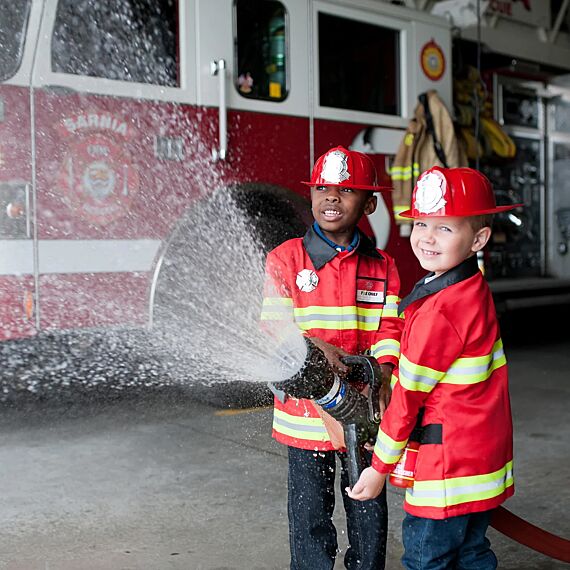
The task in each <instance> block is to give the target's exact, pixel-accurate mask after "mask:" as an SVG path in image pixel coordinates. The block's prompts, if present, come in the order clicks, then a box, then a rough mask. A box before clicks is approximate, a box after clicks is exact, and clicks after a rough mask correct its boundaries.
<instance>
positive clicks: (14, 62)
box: [0, 0, 31, 81]
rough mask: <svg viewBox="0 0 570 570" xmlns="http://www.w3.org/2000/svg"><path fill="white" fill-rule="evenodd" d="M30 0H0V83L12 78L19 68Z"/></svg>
mask: <svg viewBox="0 0 570 570" xmlns="http://www.w3.org/2000/svg"><path fill="white" fill-rule="evenodd" d="M30 5H31V0H0V14H1V16H0V46H1V47H2V56H1V57H0V81H4V80H6V79H9V78H10V77H12V76H13V75H14V74H15V73H16V71H18V69H19V67H20V63H21V62H22V54H23V53H24V40H25V36H26V27H27V24H28V14H29V13H30Z"/></svg>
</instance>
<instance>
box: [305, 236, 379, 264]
mask: <svg viewBox="0 0 570 570" xmlns="http://www.w3.org/2000/svg"><path fill="white" fill-rule="evenodd" d="M357 231H358V235H359V238H360V239H359V240H358V245H357V246H356V249H355V251H356V252H357V253H358V254H360V255H367V256H368V257H376V258H377V259H384V258H383V257H382V255H381V254H380V253H379V252H378V250H377V249H376V248H375V247H374V244H373V243H372V241H370V239H369V238H368V237H366V236H365V235H364V234H363V233H362V232H361V231H360V230H357ZM303 245H304V247H305V250H306V251H307V253H308V254H309V257H310V258H311V261H312V262H313V265H314V267H315V269H316V270H317V271H318V270H319V269H321V268H322V267H324V265H325V264H326V263H328V262H329V261H330V260H331V259H334V258H335V257H336V256H337V255H338V254H339V252H338V251H337V250H336V249H335V248H334V247H332V246H330V245H329V244H328V243H327V242H326V241H325V240H324V239H322V238H320V237H319V235H318V234H317V232H315V230H314V228H313V227H312V226H311V227H310V228H309V229H308V230H307V233H306V234H305V237H304V238H303Z"/></svg>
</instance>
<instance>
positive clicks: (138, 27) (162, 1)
mask: <svg viewBox="0 0 570 570" xmlns="http://www.w3.org/2000/svg"><path fill="white" fill-rule="evenodd" d="M177 11H178V2H177V0H105V1H104V2H101V0H60V2H59V3H58V7H57V13H56V21H55V27H54V35H53V38H52V68H53V70H54V71H56V72H61V73H72V74H74V75H88V76H91V77H103V78H106V79H116V80H118V81H133V82H137V83H151V84H154V85H164V86H169V87H175V86H177V85H178V63H177V53H178V46H177V41H178V23H177V22H178V18H177Z"/></svg>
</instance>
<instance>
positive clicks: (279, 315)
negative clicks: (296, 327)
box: [260, 297, 293, 321]
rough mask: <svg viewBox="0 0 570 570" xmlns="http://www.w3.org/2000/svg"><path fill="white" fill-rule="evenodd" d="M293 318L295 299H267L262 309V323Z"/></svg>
mask: <svg viewBox="0 0 570 570" xmlns="http://www.w3.org/2000/svg"><path fill="white" fill-rule="evenodd" d="M292 318H293V299H291V298H290V297H265V298H264V299H263V305H262V307H261V315H260V319H261V320H262V321H284V320H292Z"/></svg>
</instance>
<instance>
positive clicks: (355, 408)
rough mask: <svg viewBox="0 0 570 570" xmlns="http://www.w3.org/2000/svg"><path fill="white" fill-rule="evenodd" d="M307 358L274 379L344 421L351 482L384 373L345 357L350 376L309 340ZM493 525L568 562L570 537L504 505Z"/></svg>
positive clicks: (371, 427) (372, 428)
mask: <svg viewBox="0 0 570 570" xmlns="http://www.w3.org/2000/svg"><path fill="white" fill-rule="evenodd" d="M307 347H308V351H307V357H306V359H305V362H304V363H303V366H302V367H301V369H300V370H299V372H297V374H295V375H294V376H292V377H291V378H289V379H287V380H284V381H282V382H278V383H275V384H274V386H275V387H276V388H277V389H279V390H283V391H284V392H285V393H286V394H288V395H289V396H292V397H293V398H304V399H309V400H314V401H315V403H316V404H318V405H319V406H321V407H322V408H323V410H324V411H325V412H327V413H328V414H330V415H331V416H332V417H333V418H335V419H336V420H338V421H339V422H340V423H341V425H342V426H343V431H344V440H345V446H346V453H347V467H348V478H349V482H350V486H351V487H353V486H354V484H355V483H356V482H357V481H358V478H359V477H360V473H361V472H362V470H363V469H364V467H365V462H364V456H363V446H364V444H365V443H367V442H368V443H372V444H373V443H374V442H375V441H376V435H377V434H378V427H379V425H380V410H379V391H380V387H381V384H382V374H381V371H380V367H379V365H378V363H377V361H376V359H375V358H373V357H370V356H359V355H356V356H345V357H343V358H342V361H343V362H344V363H345V364H346V365H347V366H349V368H350V373H349V376H348V378H346V379H342V378H340V377H339V376H338V375H337V374H335V373H334V371H333V369H332V367H331V366H330V364H329V363H328V361H327V359H326V357H325V355H324V354H323V352H322V351H321V350H320V349H318V348H317V347H316V346H315V345H314V344H313V343H312V342H310V341H308V340H307ZM351 381H352V382H354V381H358V382H360V383H363V384H368V386H369V390H368V396H367V397H366V396H364V395H363V394H361V393H360V392H359V391H358V390H357V389H356V388H354V387H353V386H352V385H351ZM491 526H492V527H493V528H494V529H495V530H497V531H499V532H500V533H502V534H504V535H505V536H508V537H509V538H510V539H512V540H514V541H515V542H518V543H520V544H522V545H524V546H526V547H528V548H530V549H532V550H536V551H537V552H540V553H541V554H545V555H546V556H549V557H550V558H554V559H556V560H561V561H562V562H570V540H567V539H565V538H562V537H560V536H556V535H554V534H552V533H550V532H547V531H545V530H543V529H541V528H540V527H537V526H535V525H533V524H531V523H529V522H528V521H526V520H524V519H522V518H521V517H519V516H517V515H515V514H514V513H512V512H511V511H509V510H508V509H505V508H504V507H498V508H497V509H496V510H495V512H494V513H493V517H492V520H491Z"/></svg>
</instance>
